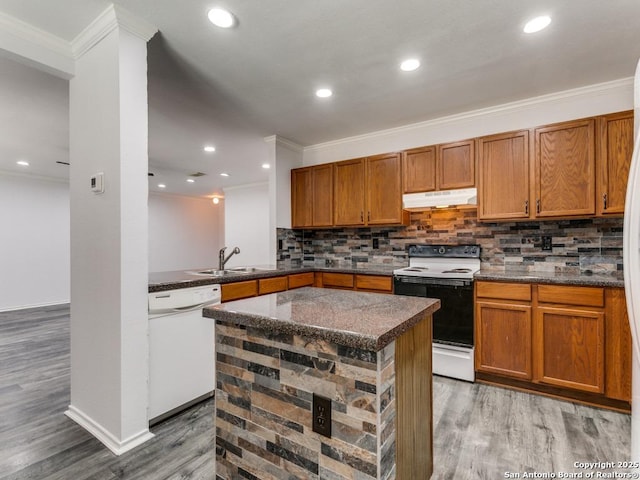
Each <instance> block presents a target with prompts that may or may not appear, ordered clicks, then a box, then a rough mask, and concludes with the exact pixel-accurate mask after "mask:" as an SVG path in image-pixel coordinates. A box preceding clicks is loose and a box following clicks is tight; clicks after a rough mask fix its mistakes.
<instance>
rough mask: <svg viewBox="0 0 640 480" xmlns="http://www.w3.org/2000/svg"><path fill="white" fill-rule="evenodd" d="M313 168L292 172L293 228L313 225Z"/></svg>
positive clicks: (297, 169) (298, 169)
mask: <svg viewBox="0 0 640 480" xmlns="http://www.w3.org/2000/svg"><path fill="white" fill-rule="evenodd" d="M312 189H313V184H312V182H311V168H308V167H307V168H296V169H293V170H291V226H292V227H293V228H302V227H310V226H311V225H312V208H313V204H312V200H313V195H312Z"/></svg>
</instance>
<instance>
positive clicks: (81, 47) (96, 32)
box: [71, 4, 158, 59]
mask: <svg viewBox="0 0 640 480" xmlns="http://www.w3.org/2000/svg"><path fill="white" fill-rule="evenodd" d="M118 27H120V28H122V29H124V30H126V31H127V32H129V33H131V34H133V35H135V36H137V37H139V38H141V39H142V40H144V41H145V42H148V41H149V40H150V39H151V37H153V36H154V35H155V33H156V32H157V31H158V28H157V27H155V26H154V25H152V24H151V23H149V22H147V21H146V20H142V19H141V18H139V17H136V16H135V15H133V14H132V13H131V12H129V11H128V10H126V9H124V8H122V7H121V6H119V5H114V4H111V5H109V6H108V7H107V8H106V9H105V10H104V11H103V12H102V13H101V14H100V15H98V17H97V18H96V19H95V20H94V21H93V22H91V23H90V24H89V25H88V26H87V27H86V28H85V29H84V30H83V31H82V32H80V33H79V34H78V36H77V37H76V38H74V39H73V40H72V41H71V50H72V52H73V55H74V57H75V58H76V59H78V58H80V57H82V56H83V55H84V54H85V53H87V52H88V51H89V50H91V49H92V48H93V47H94V46H95V45H96V44H97V43H98V42H100V41H101V40H102V39H103V38H104V37H106V36H107V35H109V34H110V33H111V32H112V31H114V30H115V29H116V28H118Z"/></svg>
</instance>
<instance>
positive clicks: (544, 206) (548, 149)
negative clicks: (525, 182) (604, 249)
mask: <svg viewBox="0 0 640 480" xmlns="http://www.w3.org/2000/svg"><path fill="white" fill-rule="evenodd" d="M595 183H596V177H595V120H594V119H586V120H578V121H575V122H566V123H562V124H556V125H550V126H547V127H541V128H536V130H535V192H536V206H535V208H536V216H537V217H562V216H571V215H593V214H594V213H595Z"/></svg>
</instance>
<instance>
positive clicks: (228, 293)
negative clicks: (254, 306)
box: [222, 280, 258, 302]
mask: <svg viewBox="0 0 640 480" xmlns="http://www.w3.org/2000/svg"><path fill="white" fill-rule="evenodd" d="M256 295H258V281H257V280H247V281H246V282H234V283H224V284H222V301H223V302H228V301H229V300H238V299H240V298H247V297H255V296H256Z"/></svg>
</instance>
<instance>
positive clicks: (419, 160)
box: [402, 146, 438, 193]
mask: <svg viewBox="0 0 640 480" xmlns="http://www.w3.org/2000/svg"><path fill="white" fill-rule="evenodd" d="M437 151H438V150H437V148H436V147H435V146H431V147H423V148H414V149H412V150H407V151H405V152H403V154H402V191H403V192H404V193H420V192H431V191H433V190H435V189H436V155H437Z"/></svg>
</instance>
